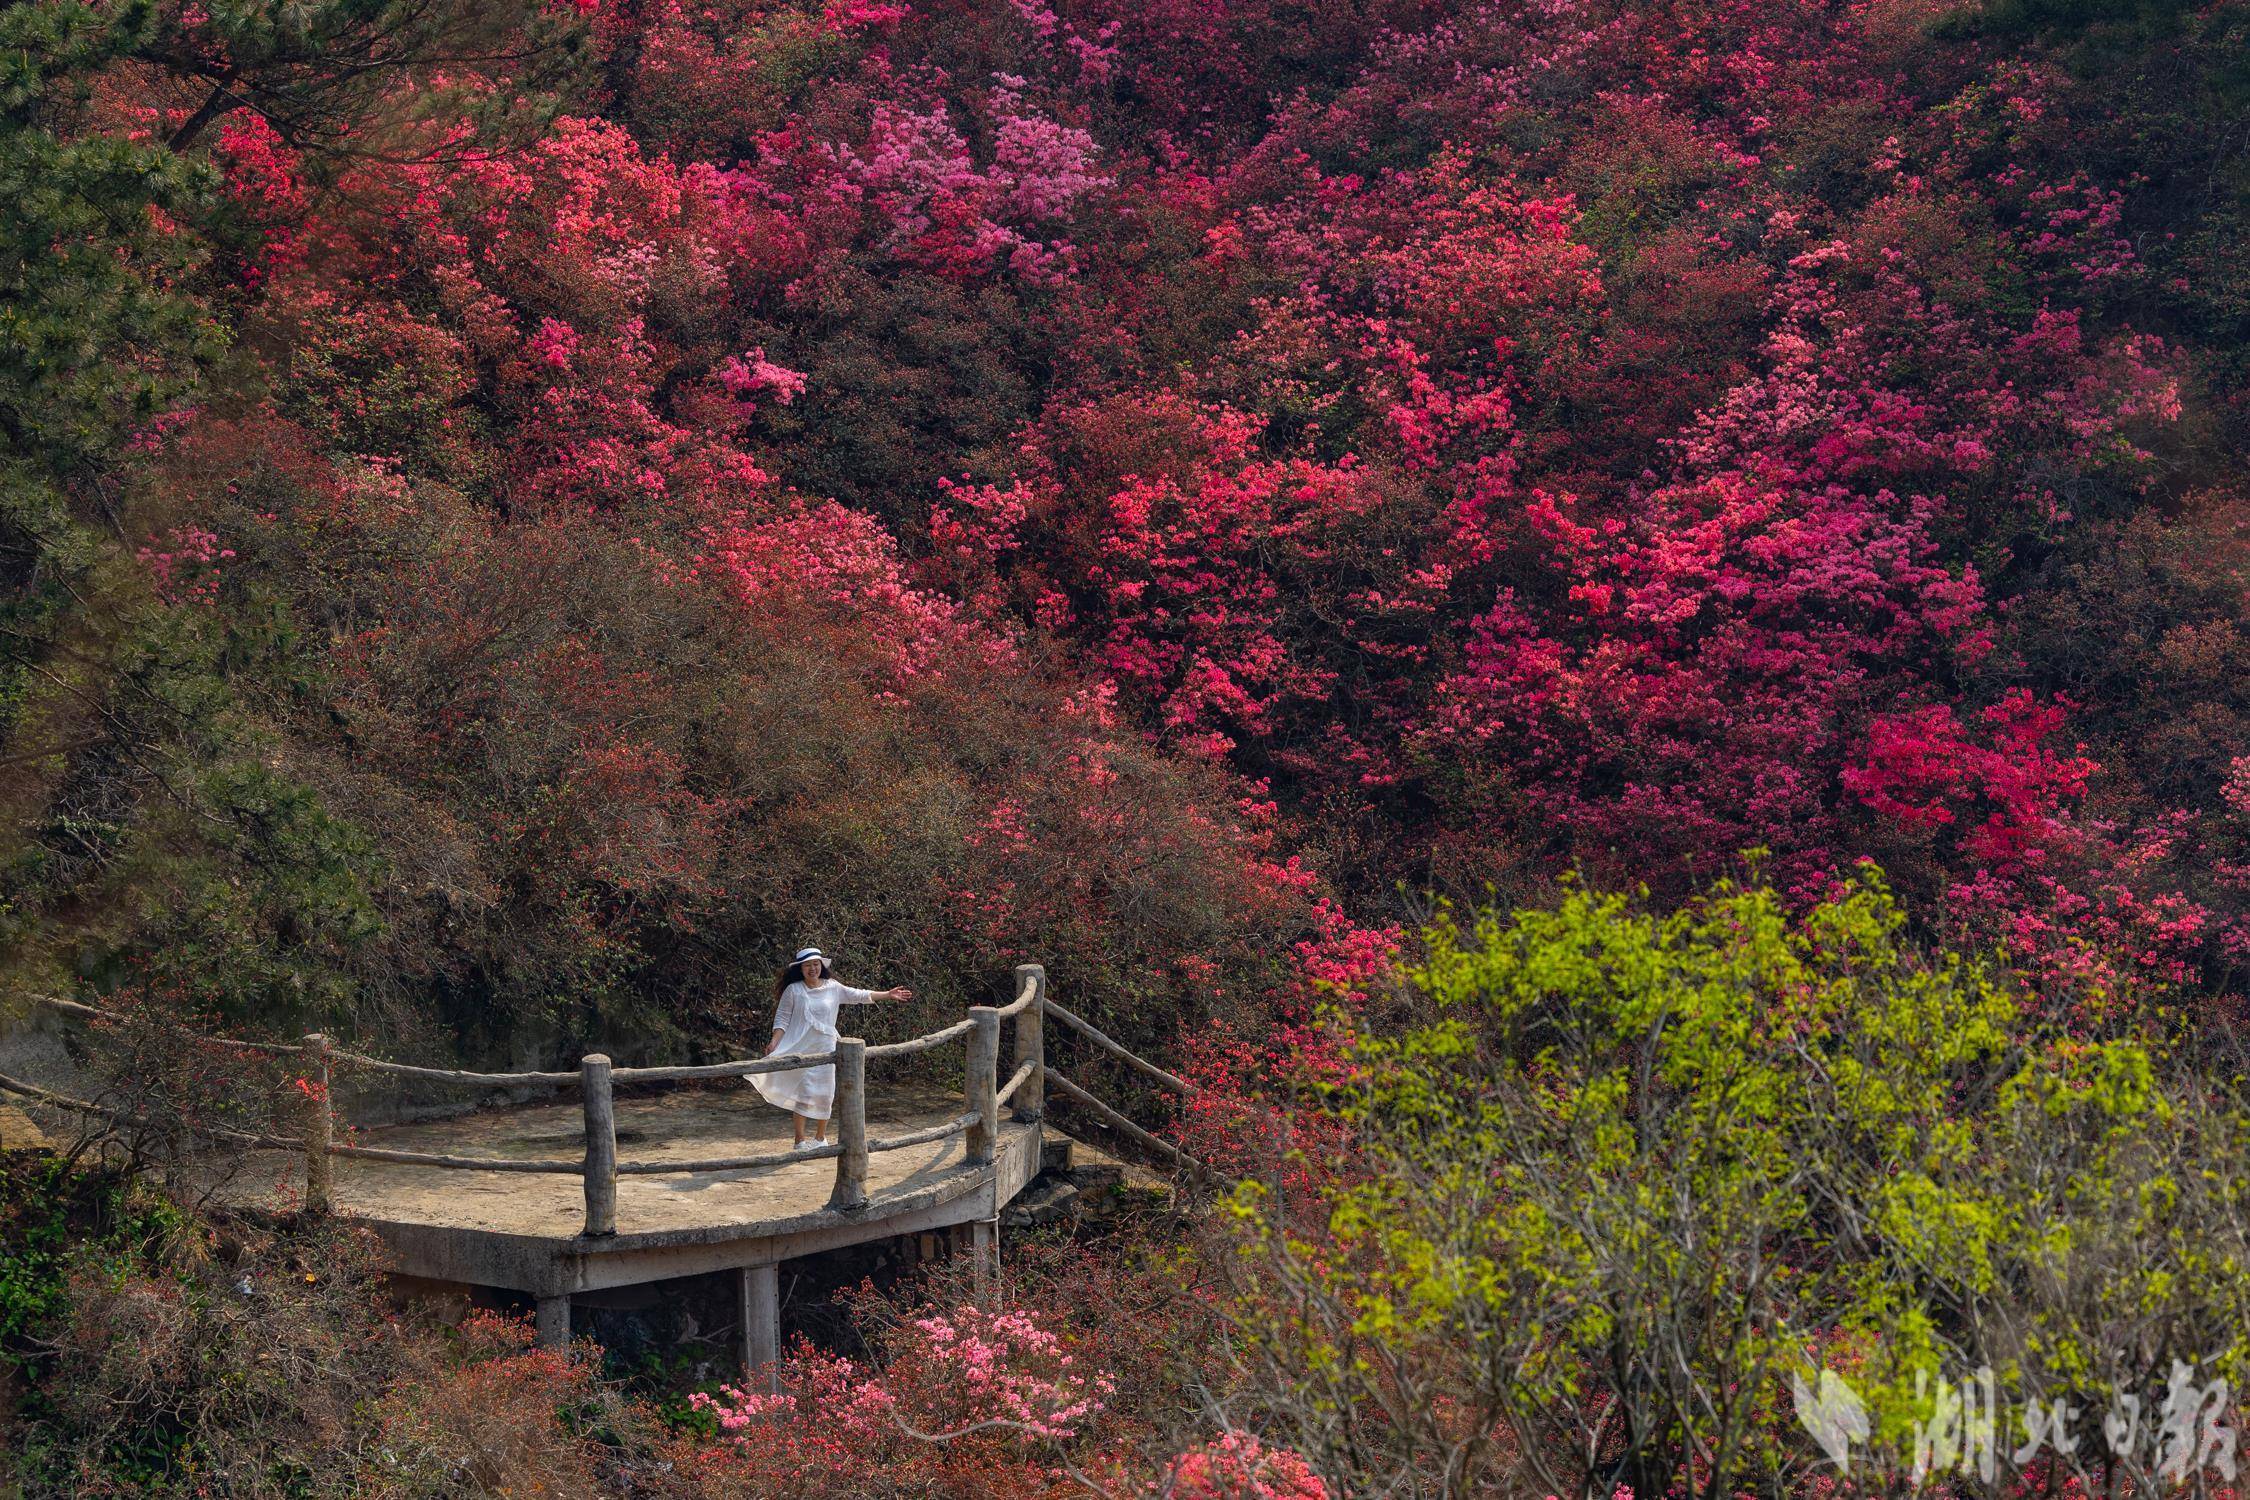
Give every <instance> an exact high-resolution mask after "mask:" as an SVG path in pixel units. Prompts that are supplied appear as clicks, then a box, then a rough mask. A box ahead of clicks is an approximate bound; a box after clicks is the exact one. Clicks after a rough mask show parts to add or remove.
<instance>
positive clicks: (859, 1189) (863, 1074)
mask: <svg viewBox="0 0 2250 1500" xmlns="http://www.w3.org/2000/svg"><path fill="white" fill-rule="evenodd" d="M831 1113H832V1114H833V1115H834V1120H833V1121H832V1123H833V1124H834V1125H835V1127H836V1144H837V1145H838V1146H840V1147H842V1148H843V1150H842V1153H841V1154H840V1155H839V1156H837V1158H836V1190H835V1191H834V1192H833V1193H830V1194H829V1195H828V1206H829V1207H830V1208H840V1209H845V1210H851V1209H859V1208H865V1207H867V1043H866V1042H865V1041H864V1040H862V1039H861V1038H859V1037H856V1036H841V1037H838V1038H836V1107H835V1109H834V1110H833V1111H831Z"/></svg>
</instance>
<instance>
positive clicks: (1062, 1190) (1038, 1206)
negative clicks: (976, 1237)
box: [1000, 1177, 1078, 1229]
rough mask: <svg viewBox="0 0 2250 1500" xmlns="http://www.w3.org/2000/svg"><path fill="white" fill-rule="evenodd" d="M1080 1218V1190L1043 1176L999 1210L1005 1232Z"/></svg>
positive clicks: (1058, 1179) (1056, 1179)
mask: <svg viewBox="0 0 2250 1500" xmlns="http://www.w3.org/2000/svg"><path fill="white" fill-rule="evenodd" d="M1077 1217H1078V1189H1077V1188H1075V1187H1073V1186H1072V1185H1071V1184H1070V1183H1068V1182H1066V1181H1064V1180H1063V1179H1061V1178H1059V1177H1041V1178H1039V1179H1037V1180H1036V1181H1034V1182H1033V1183H1032V1184H1031V1186H1029V1187H1027V1188H1025V1189H1024V1190H1023V1191H1022V1192H1021V1193H1019V1194H1017V1195H1016V1201H1015V1202H1013V1203H1011V1204H1009V1205H1008V1206H1007V1207H1006V1208H1004V1209H1002V1210H1001V1211H1000V1227H1001V1228H1002V1229H1033V1228H1036V1227H1038V1226H1040V1225H1042V1224H1059V1223H1061V1222H1062V1221H1063V1220H1065V1219H1075V1218H1077Z"/></svg>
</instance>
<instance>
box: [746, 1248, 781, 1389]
mask: <svg viewBox="0 0 2250 1500" xmlns="http://www.w3.org/2000/svg"><path fill="white" fill-rule="evenodd" d="M740 1288H741V1304H742V1374H743V1378H744V1379H745V1380H750V1381H755V1382H757V1383H758V1384H760V1385H763V1386H764V1387H765V1388H766V1389H767V1390H769V1391H770V1390H772V1389H773V1388H774V1386H775V1383H776V1379H777V1374H778V1372H777V1371H776V1369H775V1364H776V1362H777V1361H778V1360H779V1359H780V1358H781V1267H779V1266H777V1265H763V1266H744V1267H743V1268H742V1272H741V1277H740Z"/></svg>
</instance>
